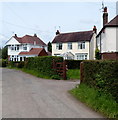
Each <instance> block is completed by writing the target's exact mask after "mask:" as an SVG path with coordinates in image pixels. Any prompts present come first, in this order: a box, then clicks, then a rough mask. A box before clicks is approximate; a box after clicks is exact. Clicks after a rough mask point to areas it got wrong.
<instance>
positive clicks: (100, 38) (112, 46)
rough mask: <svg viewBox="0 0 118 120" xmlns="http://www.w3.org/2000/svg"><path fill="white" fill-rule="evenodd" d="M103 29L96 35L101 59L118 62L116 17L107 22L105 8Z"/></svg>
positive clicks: (117, 19)
mask: <svg viewBox="0 0 118 120" xmlns="http://www.w3.org/2000/svg"><path fill="white" fill-rule="evenodd" d="M103 12H104V13H103V28H102V29H101V30H100V32H99V33H98V35H97V37H96V38H97V47H98V49H99V50H100V53H101V56H102V59H111V60H116V59H117V60H118V15H117V16H115V17H114V18H113V19H112V20H111V21H110V22H108V12H107V7H105V8H104V11H103Z"/></svg>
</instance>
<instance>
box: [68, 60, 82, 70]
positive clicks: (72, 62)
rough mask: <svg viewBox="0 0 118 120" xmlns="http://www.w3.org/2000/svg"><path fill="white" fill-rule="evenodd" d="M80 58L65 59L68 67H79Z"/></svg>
mask: <svg viewBox="0 0 118 120" xmlns="http://www.w3.org/2000/svg"><path fill="white" fill-rule="evenodd" d="M81 62H82V60H66V63H67V67H68V69H80V63H81Z"/></svg>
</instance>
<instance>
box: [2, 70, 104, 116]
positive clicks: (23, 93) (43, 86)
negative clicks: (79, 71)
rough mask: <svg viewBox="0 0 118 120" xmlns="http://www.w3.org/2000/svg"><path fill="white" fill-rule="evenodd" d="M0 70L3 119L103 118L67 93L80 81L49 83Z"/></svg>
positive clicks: (33, 77)
mask: <svg viewBox="0 0 118 120" xmlns="http://www.w3.org/2000/svg"><path fill="white" fill-rule="evenodd" d="M0 70H2V74H1V76H2V80H1V79H0V90H1V88H2V92H0V94H1V93H2V118H103V116H102V115H100V114H99V113H96V112H95V111H93V110H91V109H90V108H88V107H87V106H85V105H84V104H83V103H81V102H79V101H78V100H76V99H75V98H74V97H73V96H72V95H70V94H69V93H68V90H70V89H72V88H74V87H75V86H76V85H77V84H79V81H76V82H73V81H64V80H48V79H42V78H37V77H35V76H32V75H29V74H26V73H23V72H22V71H18V70H14V69H6V68H3V69H2V68H0ZM1 86H2V87H1Z"/></svg>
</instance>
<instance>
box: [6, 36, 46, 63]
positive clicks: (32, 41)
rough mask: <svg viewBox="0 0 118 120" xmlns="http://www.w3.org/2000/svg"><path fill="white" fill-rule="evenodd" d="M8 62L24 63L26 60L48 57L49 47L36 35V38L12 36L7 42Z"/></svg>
mask: <svg viewBox="0 0 118 120" xmlns="http://www.w3.org/2000/svg"><path fill="white" fill-rule="evenodd" d="M6 45H7V46H8V60H9V61H24V60H25V58H28V57H35V56H47V55H48V54H47V45H46V44H45V43H44V42H43V41H42V40H41V39H40V38H39V37H37V35H36V34H34V36H30V35H25V36H23V37H18V36H17V34H15V36H12V37H11V38H10V39H9V40H8V41H7V42H6Z"/></svg>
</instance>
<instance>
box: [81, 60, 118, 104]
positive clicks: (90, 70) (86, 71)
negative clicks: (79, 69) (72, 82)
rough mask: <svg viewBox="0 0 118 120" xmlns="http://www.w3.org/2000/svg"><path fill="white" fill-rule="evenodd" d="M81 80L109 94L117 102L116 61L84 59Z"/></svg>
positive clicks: (117, 62)
mask: <svg viewBox="0 0 118 120" xmlns="http://www.w3.org/2000/svg"><path fill="white" fill-rule="evenodd" d="M82 74H83V75H82V76H83V78H82V79H83V82H84V83H86V84H88V85H89V86H91V87H95V88H98V89H99V90H100V91H102V92H105V93H108V94H111V95H112V96H113V98H114V99H115V100H116V101H117V102H118V99H117V98H118V94H117V91H118V61H105V60H104V61H103V60H100V61H84V62H83V73H82Z"/></svg>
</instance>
